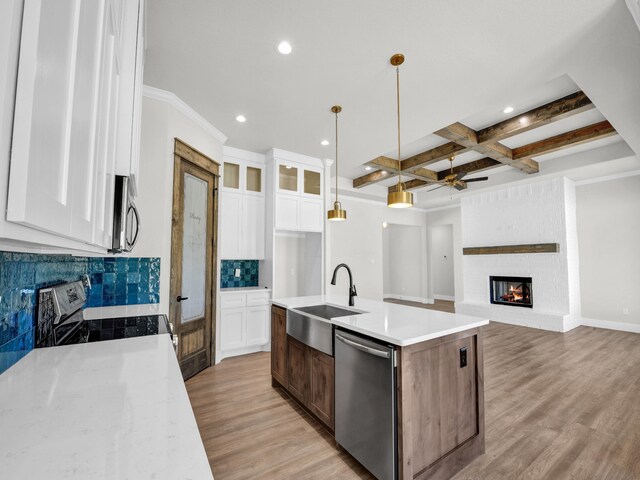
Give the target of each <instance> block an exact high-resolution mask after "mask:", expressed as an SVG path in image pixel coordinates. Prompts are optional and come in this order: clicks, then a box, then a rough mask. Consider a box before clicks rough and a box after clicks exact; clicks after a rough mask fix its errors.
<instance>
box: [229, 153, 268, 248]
mask: <svg viewBox="0 0 640 480" xmlns="http://www.w3.org/2000/svg"><path fill="white" fill-rule="evenodd" d="M263 162H264V156H263V155H259V154H255V153H252V152H247V151H244V150H238V149H236V148H230V147H225V149H224V163H223V165H222V182H221V183H222V188H221V193H220V207H219V208H220V258H222V259H231V260H262V259H264V254H265V220H264V217H265V194H264V190H265V175H264V164H263Z"/></svg>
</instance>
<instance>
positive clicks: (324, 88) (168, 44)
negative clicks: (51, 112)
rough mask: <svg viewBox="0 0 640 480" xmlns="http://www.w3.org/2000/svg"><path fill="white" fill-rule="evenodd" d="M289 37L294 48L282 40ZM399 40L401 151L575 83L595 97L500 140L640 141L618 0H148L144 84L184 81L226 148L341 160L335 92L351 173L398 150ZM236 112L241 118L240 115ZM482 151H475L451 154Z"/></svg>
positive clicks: (637, 99) (630, 54)
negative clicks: (604, 124)
mask: <svg viewBox="0 0 640 480" xmlns="http://www.w3.org/2000/svg"><path fill="white" fill-rule="evenodd" d="M283 39H286V40H288V41H289V42H290V43H291V45H292V47H293V52H292V53H291V54H290V55H287V56H284V55H281V54H279V53H278V52H277V49H276V45H277V44H278V42H279V41H281V40H283ZM396 52H402V53H404V54H405V56H406V62H405V64H404V65H403V66H402V67H401V81H402V83H401V94H402V102H401V103H402V144H403V158H405V159H406V158H409V157H410V156H412V155H415V154H416V153H418V152H421V151H424V150H426V149H428V148H432V147H435V146H437V145H440V144H442V143H443V142H444V140H443V139H442V138H441V137H438V136H437V135H433V133H432V132H436V131H438V130H439V129H441V128H443V126H447V125H451V124H453V123H455V122H462V123H464V125H466V126H467V127H469V128H471V129H481V128H484V127H486V126H488V125H492V124H494V123H496V122H499V121H501V120H502V119H504V118H505V117H506V116H505V114H503V113H502V110H503V109H504V108H505V107H506V106H507V105H511V106H513V107H514V112H513V113H511V114H509V116H514V115H517V114H518V113H522V112H524V111H526V110H528V109H530V108H532V107H533V106H536V105H541V104H543V103H545V102H547V101H550V100H553V99H557V98H561V97H562V96H564V95H567V94H570V93H572V92H575V91H578V90H582V91H584V92H585V93H586V95H588V97H589V98H590V99H591V100H592V101H593V103H594V104H595V106H596V108H595V109H592V110H588V111H585V112H582V113H579V114H577V115H574V116H572V117H569V118H567V119H563V120H562V121H559V122H556V123H554V124H551V125H547V126H544V127H540V128H538V129H536V130H532V131H529V132H524V133H521V134H519V135H515V136H513V137H510V138H507V139H504V140H503V141H502V143H503V144H504V145H505V146H506V147H508V148H514V147H518V146H521V145H525V144H528V143H531V142H535V141H537V140H540V139H541V138H547V137H549V136H553V135H555V134H557V133H561V132H563V131H568V130H571V129H575V128H579V127H581V126H585V125H590V124H594V123H597V122H599V121H602V120H605V119H606V120H608V121H610V122H611V124H612V125H613V127H614V128H615V130H617V132H618V133H619V134H620V135H619V136H615V137H610V138H606V139H603V140H598V141H596V142H593V143H592V144H589V145H588V150H594V149H595V150H597V149H598V148H601V147H605V146H606V145H610V144H613V143H616V142H618V143H620V142H621V140H624V141H625V142H626V143H627V144H628V146H629V147H631V149H633V150H635V151H637V152H640V89H639V88H638V83H637V82H638V80H637V79H638V78H640V54H639V52H640V31H639V30H638V28H637V26H636V24H635V23H634V21H633V19H632V17H631V15H630V13H629V11H628V10H627V8H626V6H625V4H624V0H563V1H561V2H559V1H557V0H540V1H536V2H531V1H526V0H511V1H504V0H486V1H483V2H478V1H475V0H456V1H445V0H437V1H429V2H425V1H422V0H410V1H403V2H389V1H386V0H353V1H349V2H312V1H307V0H302V1H284V0H274V1H269V2H265V1H259V0H244V1H234V2H227V1H221V0H215V1H211V0H190V1H188V2H185V1H175V0H149V2H148V9H147V55H146V64H145V84H148V85H151V86H154V87H158V88H162V89H166V90H170V91H172V92H174V93H175V94H176V95H178V96H179V97H180V98H182V99H183V100H184V101H185V102H187V103H188V104H189V105H191V106H192V107H193V108H195V109H196V111H198V112H199V113H200V114H201V115H202V116H204V117H205V118H206V119H207V120H209V121H210V122H211V123H212V124H213V125H215V126H216V127H217V128H218V129H220V130H222V131H223V132H224V133H225V134H226V135H227V136H228V137H229V140H228V142H227V144H228V145H231V146H234V147H238V148H244V149H247V150H252V151H256V152H264V151H266V150H267V149H269V148H270V147H273V146H275V147H278V148H283V149H286V150H291V151H295V152H299V153H303V154H307V155H311V156H316V157H320V158H333V157H334V147H333V126H334V125H333V116H332V114H331V112H330V107H331V106H332V105H334V104H340V105H342V107H343V112H342V114H341V116H340V129H341V132H340V134H341V143H340V162H341V172H344V175H345V176H347V177H348V178H349V179H353V178H357V177H359V176H362V175H363V174H364V173H365V171H364V167H363V164H365V163H366V162H368V161H370V160H371V159H373V158H376V157H379V156H389V157H392V158H395V157H394V156H393V152H394V150H395V141H396V134H395V71H394V68H393V67H391V66H390V65H389V63H388V60H389V57H390V56H391V54H393V53H396ZM238 114H243V115H245V116H246V117H247V121H246V122H245V123H242V124H240V123H238V122H236V121H235V117H236V116H237V115H238ZM323 139H328V140H329V141H330V145H329V146H325V147H323V146H321V145H320V141H321V140H323ZM575 148H576V149H577V150H575V152H580V151H585V146H580V147H575ZM625 148H627V149H628V147H626V146H625ZM573 152H574V150H571V151H566V152H556V153H551V154H548V155H543V156H541V157H539V158H536V160H537V161H538V162H541V163H543V162H546V161H547V160H548V158H554V156H556V157H557V156H558V155H560V156H567V155H571V154H573ZM603 155H604V156H606V152H604V151H603ZM485 156H486V155H482V154H481V153H478V152H473V151H471V152H467V153H464V154H461V155H458V157H457V158H456V163H457V164H461V163H466V162H470V161H473V160H478V159H481V158H484V157H485ZM602 160H603V161H604V160H606V158H603V159H602ZM447 165H448V162H447V161H446V160H444V163H434V164H432V165H430V166H429V168H430V169H433V170H436V171H438V170H442V169H443V168H446V166H447ZM454 165H455V164H454ZM503 168H507V169H508V168H510V167H499V168H497V169H495V170H492V171H491V176H499V175H500V174H501V171H502V170H501V169H503ZM512 170H513V169H512ZM341 175H343V173H341ZM514 175H515V177H514V178H520V177H519V176H518V175H526V174H525V173H521V172H515V173H512V172H509V174H508V175H507V176H508V177H509V178H511V177H513V176H514ZM489 183H491V182H489ZM477 185H478V184H475V185H474V187H473V188H476V187H477ZM385 190H386V189H385ZM442 190H447V189H442ZM420 195H423V194H422V193H420Z"/></svg>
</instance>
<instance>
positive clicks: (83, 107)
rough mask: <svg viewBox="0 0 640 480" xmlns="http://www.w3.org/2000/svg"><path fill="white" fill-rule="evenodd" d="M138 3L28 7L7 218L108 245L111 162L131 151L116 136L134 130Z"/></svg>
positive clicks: (30, 0) (32, 2)
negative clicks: (128, 92)
mask: <svg viewBox="0 0 640 480" xmlns="http://www.w3.org/2000/svg"><path fill="white" fill-rule="evenodd" d="M139 5H140V4H139V0H127V1H126V2H125V1H123V0H94V1H80V0H56V1H55V2H51V1H44V0H25V4H24V14H23V23H22V31H21V41H20V56H19V62H18V80H17V88H16V101H15V112H14V124H13V141H12V152H11V166H10V174H9V194H8V198H7V220H8V221H13V222H19V223H21V224H23V225H26V226H29V227H33V228H36V229H39V230H44V231H47V232H50V233H53V234H55V235H58V236H62V237H67V238H70V239H73V240H76V241H79V242H82V243H85V244H90V245H95V246H99V247H103V248H109V247H110V246H111V229H112V224H111V222H112V215H113V195H114V175H115V173H116V158H120V154H121V152H122V151H126V150H128V151H129V152H130V151H131V144H132V133H129V135H123V134H122V133H121V132H122V131H124V130H126V131H128V132H132V131H133V128H134V125H133V116H134V112H133V108H132V107H133V104H134V100H133V96H134V95H133V92H134V90H135V87H136V86H137V84H136V78H135V70H136V66H137V65H136V62H137V56H136V55H137V54H136V49H137V40H136V39H137V36H138V30H139V29H138V24H139V17H138V11H139V8H140V7H139ZM132 32H133V33H132ZM131 59H133V60H132V61H131ZM127 61H129V62H130V64H129V63H127ZM124 87H126V88H127V89H130V90H131V92H132V93H131V95H129V100H128V101H126V102H125V101H124V100H123V96H122V94H123V88H124ZM127 107H128V108H127ZM137 121H138V122H139V119H138V120H137ZM124 125H127V127H126V128H124V127H123V126H124ZM127 158H128V159H131V153H129V154H128V156H127ZM126 174H127V175H128V174H129V172H128V171H127V172H126Z"/></svg>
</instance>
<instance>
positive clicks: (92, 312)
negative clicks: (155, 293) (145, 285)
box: [82, 303, 164, 320]
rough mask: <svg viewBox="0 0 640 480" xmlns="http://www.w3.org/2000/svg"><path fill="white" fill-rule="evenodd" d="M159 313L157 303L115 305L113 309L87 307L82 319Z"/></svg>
mask: <svg viewBox="0 0 640 480" xmlns="http://www.w3.org/2000/svg"><path fill="white" fill-rule="evenodd" d="M160 313H164V312H160V304H159V303H149V304H140V305H117V306H113V307H88V308H85V309H84V310H83V311H82V318H84V319H85V320H96V319H98V318H120V317H137V316H140V315H158V314H160Z"/></svg>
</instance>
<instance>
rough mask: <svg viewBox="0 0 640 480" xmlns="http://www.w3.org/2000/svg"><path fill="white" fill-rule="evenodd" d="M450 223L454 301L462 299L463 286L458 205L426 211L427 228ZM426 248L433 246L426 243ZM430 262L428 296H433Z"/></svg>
mask: <svg viewBox="0 0 640 480" xmlns="http://www.w3.org/2000/svg"><path fill="white" fill-rule="evenodd" d="M446 225H451V232H452V237H453V259H452V260H453V276H454V293H453V296H454V297H455V301H456V302H461V301H463V300H464V288H463V282H462V279H463V270H462V227H461V225H462V220H461V213H460V206H454V207H451V208H442V209H436V210H430V211H428V212H427V226H428V228H429V229H433V228H434V227H438V226H446ZM428 238H429V242H431V236H430V235H429V237H428ZM427 249H428V251H429V252H431V251H432V249H433V247H432V246H431V245H430V244H428V245H427ZM431 264H432V262H431V261H429V264H428V278H430V279H431V281H430V282H429V290H428V295H429V297H431V298H433V297H434V293H435V292H434V291H433V276H434V271H433V270H434V269H433V268H432V265H431Z"/></svg>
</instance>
